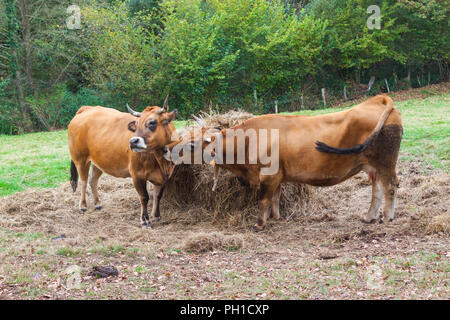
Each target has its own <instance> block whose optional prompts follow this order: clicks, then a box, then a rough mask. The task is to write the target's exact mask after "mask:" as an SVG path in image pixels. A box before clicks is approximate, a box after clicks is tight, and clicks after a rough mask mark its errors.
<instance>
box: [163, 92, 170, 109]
mask: <svg viewBox="0 0 450 320" xmlns="http://www.w3.org/2000/svg"><path fill="white" fill-rule="evenodd" d="M163 109H164V111H165V112H169V95H167V96H166V98H165V99H164V105H163Z"/></svg>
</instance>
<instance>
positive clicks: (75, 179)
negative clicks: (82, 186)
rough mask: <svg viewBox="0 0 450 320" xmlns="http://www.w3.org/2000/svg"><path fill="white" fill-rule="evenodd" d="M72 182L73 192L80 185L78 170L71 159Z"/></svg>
mask: <svg viewBox="0 0 450 320" xmlns="http://www.w3.org/2000/svg"><path fill="white" fill-rule="evenodd" d="M70 184H71V185H72V190H73V192H75V191H76V190H77V186H78V170H77V167H76V166H75V163H74V162H73V161H70Z"/></svg>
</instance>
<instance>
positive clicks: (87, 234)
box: [0, 162, 450, 299]
mask: <svg viewBox="0 0 450 320" xmlns="http://www.w3.org/2000/svg"><path fill="white" fill-rule="evenodd" d="M398 175H399V179H400V189H399V192H398V201H397V209H396V219H395V220H394V221H393V222H391V223H383V224H379V223H376V224H371V225H367V224H363V223H362V222H361V216H362V214H363V213H364V212H365V211H366V210H367V209H368V207H369V203H370V194H371V187H370V184H369V182H368V181H367V176H366V175H365V174H363V173H360V174H358V175H356V176H355V177H353V178H351V179H349V180H347V181H346V182H344V183H342V184H340V185H337V186H334V187H327V188H312V189H311V201H309V202H308V205H307V207H305V208H303V210H302V213H301V214H299V215H297V216H295V217H292V216H291V217H290V218H289V217H286V216H284V215H283V212H281V214H282V220H281V221H271V220H269V222H268V224H267V227H266V229H265V230H264V231H263V232H260V233H254V232H252V231H250V229H249V226H247V225H244V224H238V225H232V224H229V223H223V221H222V222H221V223H219V222H218V220H217V219H215V218H214V214H212V213H208V212H204V211H202V210H200V209H199V211H198V212H196V211H195V208H189V210H183V208H179V209H178V210H176V211H174V209H173V206H171V205H170V203H168V202H170V199H168V198H166V197H163V204H162V211H161V216H162V218H161V220H160V221H159V222H156V223H154V227H153V228H152V229H150V228H141V226H140V224H139V202H138V199H137V195H136V192H135V191H134V188H133V186H132V183H131V180H129V179H128V180H124V179H116V178H112V177H109V176H103V177H102V178H101V180H100V196H101V198H102V201H103V209H102V210H101V211H94V210H93V209H92V208H91V209H90V210H88V212H87V213H85V214H84V215H81V214H80V213H79V212H78V200H79V190H78V191H77V192H76V193H72V191H71V188H70V185H69V183H68V182H67V183H65V184H62V185H61V186H60V187H59V188H55V189H45V190H26V191H23V192H20V193H17V194H14V195H12V196H8V197H4V198H1V199H0V201H1V202H0V261H1V263H0V298H1V299H16V298H24V299H72V298H76V299H92V298H100V299H104V298H107V299H185V298H187V299H248V298H252V299H400V298H401V299H403V298H407V299H410V298H413V299H448V298H450V288H449V278H450V277H449V274H450V212H449V208H450V198H449V194H450V183H449V181H450V175H449V174H446V173H442V172H439V171H432V170H429V168H426V166H425V165H424V164H422V163H420V162H400V163H399V167H398ZM89 199H90V200H91V198H89ZM91 206H92V205H91ZM186 215H190V216H189V217H186ZM193 216H194V218H192V217H193ZM251 219H253V218H251ZM253 221H254V220H253ZM61 235H64V236H65V237H64V236H63V237H61V238H56V239H55V237H58V236H61ZM97 265H113V266H115V267H116V268H117V269H118V271H119V275H118V276H117V277H109V278H106V279H96V278H95V277H92V276H90V275H89V274H88V273H89V271H90V269H91V268H92V267H93V266H97ZM71 266H77V268H78V267H79V268H80V270H81V277H80V281H81V283H80V284H79V286H76V287H75V288H74V287H73V286H70V285H69V284H68V281H67V279H68V275H67V274H68V272H69V271H68V268H69V267H71Z"/></svg>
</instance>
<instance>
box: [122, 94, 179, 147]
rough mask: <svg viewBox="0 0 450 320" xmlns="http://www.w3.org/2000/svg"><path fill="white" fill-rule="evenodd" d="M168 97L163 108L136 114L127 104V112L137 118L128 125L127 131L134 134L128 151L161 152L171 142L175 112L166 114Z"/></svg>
mask: <svg viewBox="0 0 450 320" xmlns="http://www.w3.org/2000/svg"><path fill="white" fill-rule="evenodd" d="M167 99H168V97H166V100H165V101H164V106H163V107H162V108H160V107H156V106H154V107H147V108H146V109H145V110H144V111H142V112H136V111H134V110H133V109H131V108H130V107H129V106H128V104H127V109H128V112H130V113H131V114H132V115H133V116H135V117H137V119H136V120H134V121H131V122H130V123H129V124H128V130H130V131H132V132H134V133H135V135H134V136H133V137H132V138H131V139H130V149H131V150H132V151H134V152H143V151H148V152H154V151H155V150H162V149H163V148H164V146H165V145H166V144H169V143H170V142H171V141H172V140H171V138H172V134H173V132H175V126H174V124H173V120H174V119H175V117H176V115H177V110H174V111H172V112H170V113H169V112H168V109H169V106H168V102H167Z"/></svg>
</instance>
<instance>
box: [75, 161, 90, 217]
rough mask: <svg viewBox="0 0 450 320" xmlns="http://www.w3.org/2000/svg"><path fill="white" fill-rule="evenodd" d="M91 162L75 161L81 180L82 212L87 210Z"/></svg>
mask: <svg viewBox="0 0 450 320" xmlns="http://www.w3.org/2000/svg"><path fill="white" fill-rule="evenodd" d="M90 164H91V163H90V162H84V161H83V162H75V165H76V167H77V170H78V174H79V175H80V181H81V199H80V212H81V213H85V212H86V211H87V203H86V189H87V184H88V177H89V166H90Z"/></svg>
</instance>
